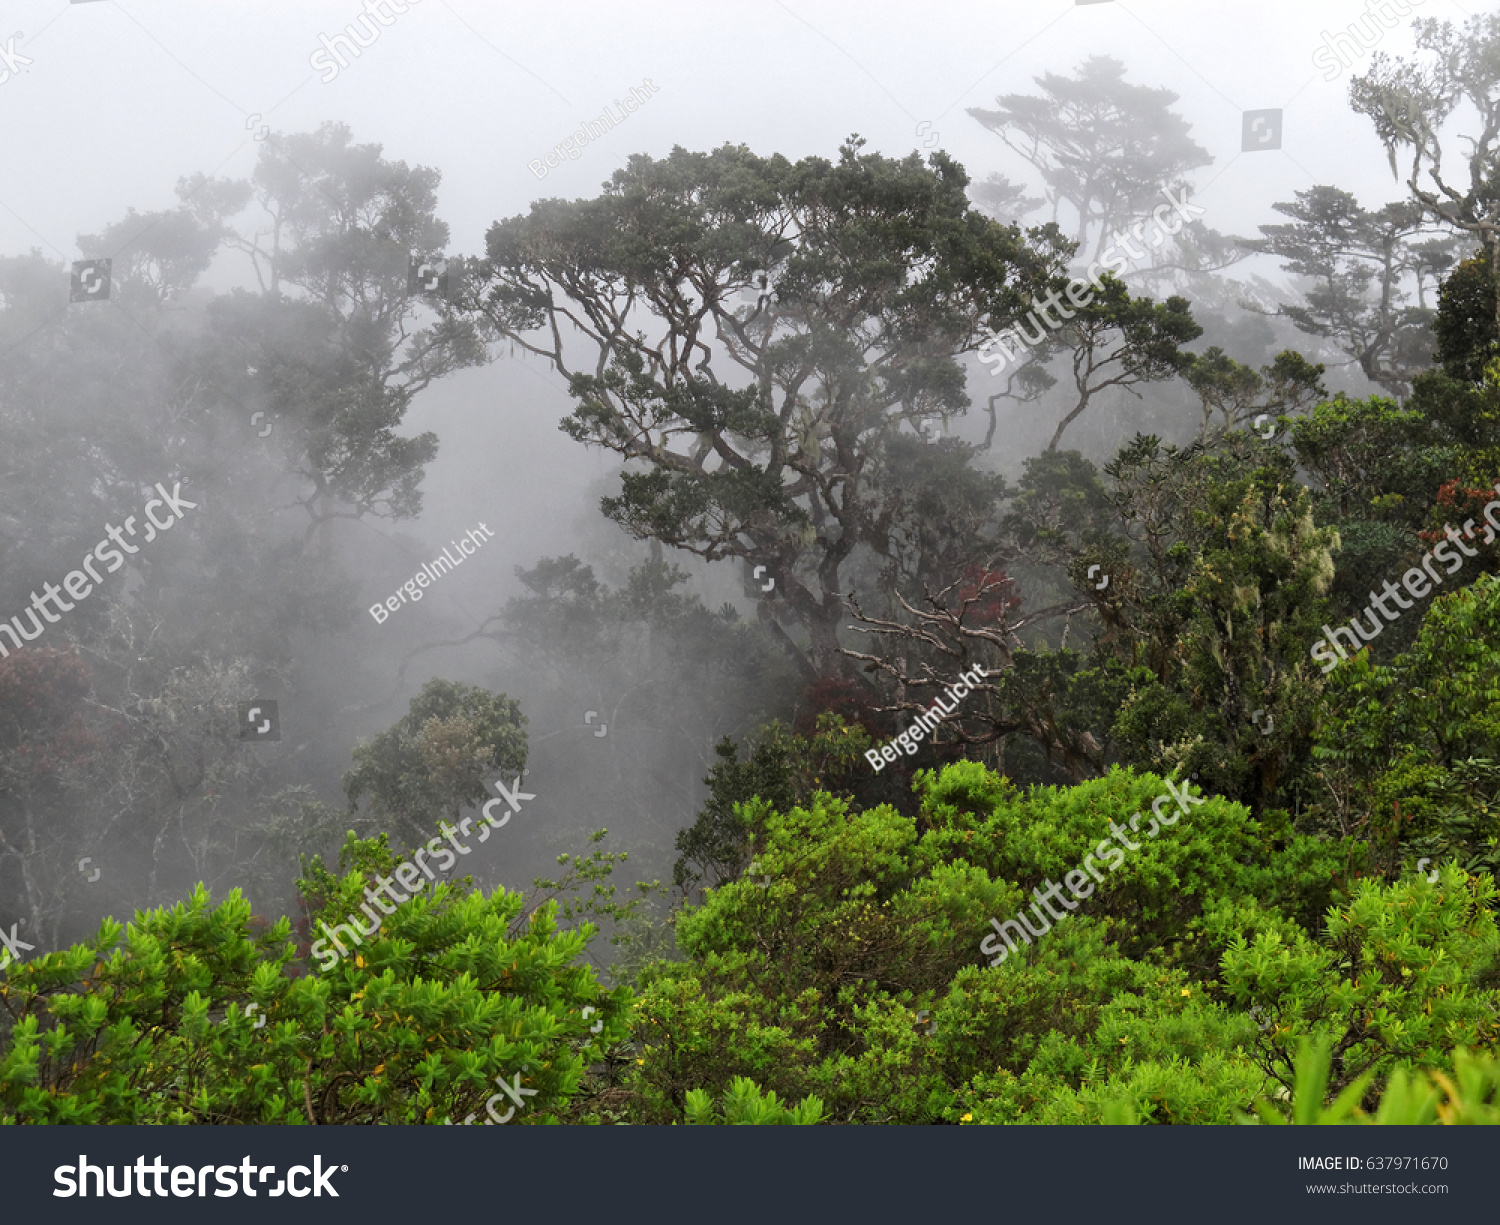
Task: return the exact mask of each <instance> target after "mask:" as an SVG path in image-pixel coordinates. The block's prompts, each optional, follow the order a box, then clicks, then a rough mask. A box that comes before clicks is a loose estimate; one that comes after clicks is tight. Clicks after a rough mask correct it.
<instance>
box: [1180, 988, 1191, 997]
mask: <svg viewBox="0 0 1500 1225" xmlns="http://www.w3.org/2000/svg"><path fill="white" fill-rule="evenodd" d="M1182 994H1183V995H1192V992H1191V991H1189V990H1188V989H1187V988H1186V987H1184V988H1183V989H1182Z"/></svg>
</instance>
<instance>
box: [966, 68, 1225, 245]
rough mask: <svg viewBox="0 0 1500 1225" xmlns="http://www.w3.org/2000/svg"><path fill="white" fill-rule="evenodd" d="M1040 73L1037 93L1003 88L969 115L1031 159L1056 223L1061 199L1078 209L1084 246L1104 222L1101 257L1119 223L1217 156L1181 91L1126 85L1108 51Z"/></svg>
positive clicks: (1077, 231) (1078, 239)
mask: <svg viewBox="0 0 1500 1225" xmlns="http://www.w3.org/2000/svg"><path fill="white" fill-rule="evenodd" d="M1035 80H1036V83H1037V85H1039V86H1040V87H1041V93H1040V94H1039V95H1037V94H1005V95H1002V96H1001V97H999V98H996V99H995V108H996V109H994V110H992V111H987V110H984V109H982V108H980V107H971V108H969V114H970V115H972V116H973V117H974V118H975V119H977V120H979V122H980V123H982V124H983V125H984V126H985V127H986V128H988V129H989V130H990V131H991V132H993V133H995V135H997V136H998V137H1000V139H1001V140H1003V141H1004V142H1005V144H1006V147H1007V148H1009V149H1011V150H1012V151H1014V152H1015V153H1017V154H1019V155H1020V156H1021V157H1023V158H1025V159H1026V161H1027V162H1029V163H1030V164H1031V165H1032V166H1033V167H1035V169H1036V170H1037V172H1038V173H1039V174H1040V175H1041V176H1042V180H1043V182H1045V183H1046V185H1047V200H1048V202H1049V203H1050V205H1051V207H1052V220H1053V221H1054V222H1057V221H1058V220H1059V216H1060V213H1061V207H1062V205H1063V204H1064V203H1066V204H1068V205H1069V206H1070V207H1071V208H1072V210H1073V212H1074V214H1075V216H1076V221H1075V226H1074V235H1073V239H1074V242H1075V243H1076V244H1077V246H1078V248H1079V249H1086V248H1087V246H1088V239H1089V231H1090V230H1091V228H1092V227H1093V226H1094V225H1096V224H1097V225H1098V226H1099V236H1098V239H1097V240H1096V242H1095V245H1094V256H1096V257H1097V256H1098V255H1099V253H1100V252H1101V251H1102V250H1103V249H1104V247H1105V246H1106V245H1107V242H1108V236H1109V235H1110V234H1111V233H1112V232H1113V231H1114V230H1116V229H1118V228H1119V227H1121V226H1123V225H1124V224H1126V222H1128V221H1132V220H1134V219H1135V218H1137V217H1139V216H1140V215H1141V214H1142V213H1149V212H1150V211H1151V209H1152V208H1153V207H1154V205H1155V204H1158V203H1160V198H1159V195H1160V192H1161V190H1162V188H1164V187H1173V186H1177V185H1179V184H1180V182H1181V180H1182V178H1183V176H1184V175H1186V174H1187V172H1188V171H1190V170H1195V169H1197V168H1198V167H1199V166H1207V165H1209V164H1210V163H1211V162H1212V161H1213V159H1212V158H1211V157H1210V156H1209V154H1208V150H1206V149H1204V148H1203V147H1202V146H1201V145H1199V144H1198V143H1197V142H1196V141H1195V140H1193V139H1192V137H1190V136H1189V135H1188V132H1189V130H1190V125H1189V124H1188V122H1187V121H1186V120H1185V119H1183V118H1182V117H1181V116H1180V115H1178V114H1176V113H1174V112H1173V111H1172V109H1171V108H1172V105H1173V104H1174V103H1175V102H1176V101H1177V95H1176V94H1175V93H1173V92H1172V91H1171V90H1169V89H1153V88H1151V87H1150V86H1146V85H1131V84H1129V83H1128V82H1126V80H1125V65H1124V64H1123V63H1121V62H1120V61H1119V60H1117V59H1115V58H1113V57H1112V56H1099V55H1096V56H1091V57H1090V58H1089V59H1087V60H1085V61H1084V62H1083V63H1082V64H1081V65H1079V67H1078V70H1077V73H1076V75H1075V76H1074V77H1072V78H1068V77H1061V76H1058V75H1056V74H1055V73H1050V72H1048V73H1044V74H1043V75H1042V76H1040V77H1037V78H1035ZM1013 198H1014V197H1013V196H1012V197H1011V199H1013ZM1007 202H1009V199H1008V200H1007Z"/></svg>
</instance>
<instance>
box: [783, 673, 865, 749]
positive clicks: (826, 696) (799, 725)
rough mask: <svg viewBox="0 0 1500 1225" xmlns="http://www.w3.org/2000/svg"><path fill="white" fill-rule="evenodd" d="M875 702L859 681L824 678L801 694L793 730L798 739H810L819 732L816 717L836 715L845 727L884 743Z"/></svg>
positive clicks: (845, 678)
mask: <svg viewBox="0 0 1500 1225" xmlns="http://www.w3.org/2000/svg"><path fill="white" fill-rule="evenodd" d="M874 705H875V704H874V699H873V698H872V697H871V695H870V692H869V690H867V689H866V688H865V687H864V686H863V685H861V684H860V683H859V682H858V681H854V680H850V679H848V678H847V677H842V676H825V677H823V679H822V680H819V681H814V682H813V683H812V684H811V685H808V686H807V688H805V689H804V690H803V691H802V694H801V696H800V698H799V699H798V702H797V717H796V718H795V719H794V720H793V722H792V730H793V731H794V732H796V733H797V735H799V736H811V735H813V734H814V733H815V732H816V731H817V729H818V716H819V715H821V714H835V715H838V716H840V717H841V718H842V719H843V720H844V721H845V722H846V723H851V724H858V725H859V726H861V727H863V728H864V729H865V730H866V731H867V732H869V733H870V735H872V736H874V737H875V738H876V739H877V740H883V739H884V738H885V736H886V734H887V733H886V732H884V731H883V730H881V723H880V716H879V715H878V714H876V712H875V709H874Z"/></svg>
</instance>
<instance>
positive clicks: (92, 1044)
mask: <svg viewBox="0 0 1500 1225" xmlns="http://www.w3.org/2000/svg"><path fill="white" fill-rule="evenodd" d="M345 854H346V857H347V858H348V859H349V860H351V861H352V863H351V866H352V867H353V870H351V871H350V872H349V873H348V874H346V875H345V876H343V877H342V878H338V877H334V876H332V875H331V874H330V873H328V872H327V871H326V870H322V865H321V863H319V864H316V865H314V870H313V872H312V873H311V876H310V878H309V879H308V880H305V881H302V882H299V886H300V887H301V889H302V891H303V893H304V894H305V895H307V896H320V897H321V898H322V900H323V909H321V910H320V911H317V912H315V913H314V916H313V917H314V919H315V920H319V921H326V922H328V923H329V924H330V925H331V924H334V923H345V922H346V919H345V914H346V913H347V912H349V911H354V912H356V913H357V912H358V908H359V905H360V903H361V902H362V901H364V900H365V898H366V897H367V896H368V894H369V891H370V886H371V884H372V882H373V881H374V880H376V879H377V878H379V877H381V876H383V875H387V874H389V873H391V872H392V871H393V870H395V869H396V868H397V867H398V866H402V865H398V864H397V863H396V862H395V860H394V859H393V857H392V856H391V855H390V854H389V852H388V851H387V850H386V848H385V845H384V839H383V838H382V839H378V840H374V841H371V842H367V843H358V842H356V841H352V840H351V842H350V843H349V845H348V846H347V847H346V848H345ZM404 866H409V865H404ZM417 875H418V876H420V875H421V874H420V873H418V874H417ZM366 904H368V903H366ZM522 906H523V899H522V898H521V896H520V895H519V894H514V893H506V892H505V891H504V890H497V891H496V892H495V893H494V894H492V895H491V896H489V897H485V896H484V895H483V894H480V893H473V892H466V891H465V890H463V889H462V888H460V887H459V886H457V885H453V884H447V883H443V882H434V883H433V884H432V885H431V887H430V888H429V889H428V891H427V892H426V893H425V894H420V895H418V896H414V897H410V898H408V899H407V900H406V901H405V902H403V903H402V904H400V905H399V906H396V907H395V908H394V909H393V912H392V913H391V914H389V915H387V916H384V917H383V919H382V924H381V927H380V929H379V931H378V932H377V933H372V934H371V935H370V936H369V937H367V938H365V939H364V941H363V943H362V944H361V945H360V946H359V947H358V950H357V951H352V950H351V955H350V956H347V957H344V958H343V959H342V960H341V961H340V962H339V963H338V964H337V965H336V966H334V967H332V968H331V969H329V970H328V971H327V972H325V973H320V974H308V973H305V972H302V973H298V972H296V971H297V970H298V969H299V967H297V966H296V965H295V964H294V962H293V957H294V950H293V946H292V945H291V944H290V943H289V942H288V937H289V935H290V927H289V925H288V923H287V921H286V920H285V919H282V920H280V921H279V922H277V923H276V924H275V925H273V926H270V927H268V928H265V929H264V930H260V931H257V930H255V924H253V923H252V922H251V915H250V905H249V903H248V902H246V901H245V900H244V898H243V897H241V896H240V894H239V892H238V891H237V890H236V891H232V892H231V893H230V894H229V896H228V897H227V898H225V899H224V900H223V901H222V902H220V903H218V904H217V905H215V904H214V903H213V901H212V899H211V897H210V895H209V893H208V891H207V890H206V889H205V888H204V887H203V886H201V885H200V886H199V887H198V888H196V889H195V890H193V892H192V894H191V895H190V896H189V898H188V899H187V900H186V901H185V902H182V903H179V904H178V905H176V906H173V907H171V908H166V907H163V908H160V909H157V910H151V911H144V912H142V911H137V912H136V916H135V921H134V922H133V923H132V924H131V925H130V926H129V927H128V928H127V927H126V926H125V925H123V924H121V923H119V922H117V921H116V920H114V919H108V920H106V921H105V922H104V923H103V924H102V925H101V926H100V928H99V932H98V934H97V935H96V936H95V937H94V938H93V939H92V940H89V941H87V942H85V943H83V944H79V945H76V946H74V947H73V948H70V949H66V950H64V951H62V952H56V953H49V954H47V955H45V956H40V957H38V958H36V959H35V960H34V961H28V962H26V963H25V964H23V965H22V966H20V967H18V968H17V967H12V968H11V970H10V972H9V974H8V975H7V976H6V977H5V979H4V981H3V982H0V1010H3V1015H4V1019H5V1032H4V1034H3V1040H0V1121H3V1122H6V1123H33V1124H34V1123H131V1124H151V1123H155V1124H220V1125H223V1124H319V1125H326V1124H419V1123H427V1124H442V1123H450V1122H451V1123H457V1124H463V1123H485V1124H490V1123H496V1122H499V1123H507V1122H512V1123H515V1124H518V1125H523V1126H524V1125H528V1124H538V1123H546V1122H555V1121H557V1120H558V1116H559V1114H560V1113H562V1112H564V1111H565V1110H566V1109H567V1107H568V1104H569V1103H570V1101H571V1099H572V1098H573V1096H574V1095H575V1094H576V1092H577V1091H578V1088H579V1085H580V1082H581V1081H582V1079H583V1075H584V1070H585V1068H586V1066H587V1064H588V1063H589V1062H591V1061H592V1060H593V1059H595V1058H597V1057H598V1055H599V1054H600V1053H601V1052H602V1051H603V1050H604V1049H605V1048H606V1047H607V1046H609V1045H611V1044H613V1043H615V1042H617V1041H618V1040H619V1039H620V1038H622V1037H623V1036H624V1033H625V1026H624V1022H623V1016H622V1012H623V1009H624V1008H625V1006H626V1004H627V1002H628V993H627V992H626V991H625V990H624V989H617V990H616V991H615V992H613V993H612V994H607V993H605V992H603V991H601V990H600V988H599V985H598V983H597V981H596V980H595V978H594V975H593V972H592V971H591V970H590V969H589V967H587V966H586V965H581V964H579V958H580V954H581V953H582V952H583V950H584V948H585V946H586V945H587V943H588V941H589V939H590V937H591V936H592V934H593V928H592V927H591V926H590V925H589V924H586V923H585V924H580V925H579V926H577V927H576V928H574V929H573V930H567V931H564V930H560V929H559V927H558V924H557V917H556V903H549V904H548V905H546V906H544V907H542V908H541V909H539V910H537V911H534V912H533V913H531V914H530V915H529V916H528V922H526V923H525V924H524V925H518V923H517V919H518V916H519V915H520V914H521V911H522ZM518 928H519V930H518ZM255 1014H259V1015H258V1016H257V1015H255ZM592 1015H597V1018H598V1019H597V1020H595V1021H593V1022H592V1023H591V1022H590V1019H589V1018H590V1016H592ZM499 1082H503V1083H504V1084H505V1085H506V1086H509V1087H510V1088H509V1090H508V1091H497V1088H496V1086H497V1083H499Z"/></svg>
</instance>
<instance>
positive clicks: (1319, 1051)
mask: <svg viewBox="0 0 1500 1225" xmlns="http://www.w3.org/2000/svg"><path fill="white" fill-rule="evenodd" d="M1330 1063H1331V1058H1330V1054H1329V1049H1328V1044H1327V1043H1326V1042H1319V1041H1317V1040H1316V1039H1309V1040H1304V1042H1303V1043H1302V1045H1301V1047H1300V1048H1299V1052H1298V1055H1297V1081H1296V1090H1295V1092H1294V1094H1293V1096H1292V1103H1291V1107H1292V1117H1291V1118H1290V1119H1288V1118H1287V1117H1286V1116H1285V1115H1284V1114H1283V1113H1282V1112H1281V1111H1280V1110H1278V1109H1277V1108H1276V1107H1274V1106H1273V1105H1271V1104H1270V1103H1268V1102H1256V1103H1255V1110H1256V1113H1257V1114H1258V1115H1259V1116H1260V1119H1259V1121H1260V1122H1262V1123H1271V1124H1285V1123H1288V1122H1290V1123H1295V1124H1300V1125H1302V1126H1304V1127H1306V1126H1327V1125H1334V1126H1338V1125H1345V1124H1349V1123H1365V1124H1381V1125H1385V1126H1393V1127H1411V1126H1419V1125H1424V1124H1425V1125H1431V1124H1434V1123H1437V1124H1444V1125H1454V1124H1459V1125H1462V1124H1475V1123H1480V1124H1484V1123H1488V1124H1490V1125H1491V1126H1494V1125H1497V1124H1500V1060H1496V1059H1494V1058H1493V1057H1490V1056H1483V1055H1474V1054H1471V1053H1470V1052H1469V1051H1467V1050H1465V1049H1463V1048H1462V1047H1460V1048H1459V1049H1458V1050H1456V1051H1455V1052H1454V1053H1453V1071H1452V1073H1451V1074H1450V1073H1446V1072H1437V1071H1431V1070H1428V1071H1412V1070H1409V1069H1406V1068H1397V1069H1396V1071H1395V1072H1394V1073H1392V1075H1391V1079H1390V1082H1389V1083H1388V1084H1387V1085H1386V1089H1385V1092H1384V1093H1383V1094H1381V1097H1380V1105H1379V1106H1377V1107H1376V1108H1375V1110H1374V1112H1373V1113H1369V1112H1367V1111H1365V1110H1363V1109H1361V1108H1360V1103H1361V1101H1362V1099H1363V1098H1364V1097H1365V1096H1366V1094H1367V1092H1368V1090H1369V1087H1370V1081H1371V1079H1372V1077H1371V1076H1370V1074H1368V1073H1367V1074H1366V1075H1364V1076H1362V1077H1360V1079H1359V1080H1358V1081H1356V1082H1355V1083H1354V1084H1352V1085H1350V1086H1349V1087H1348V1088H1347V1089H1345V1090H1344V1091H1343V1092H1342V1093H1340V1094H1339V1096H1338V1097H1337V1099H1335V1100H1334V1102H1333V1103H1332V1104H1330V1105H1327V1106H1325V1105H1323V1103H1324V1101H1325V1100H1326V1099H1327V1096H1328V1071H1329V1067H1330ZM1240 1121H1241V1122H1244V1123H1253V1122H1255V1121H1256V1120H1255V1119H1251V1118H1248V1117H1244V1116H1242V1117H1241V1120H1240Z"/></svg>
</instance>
